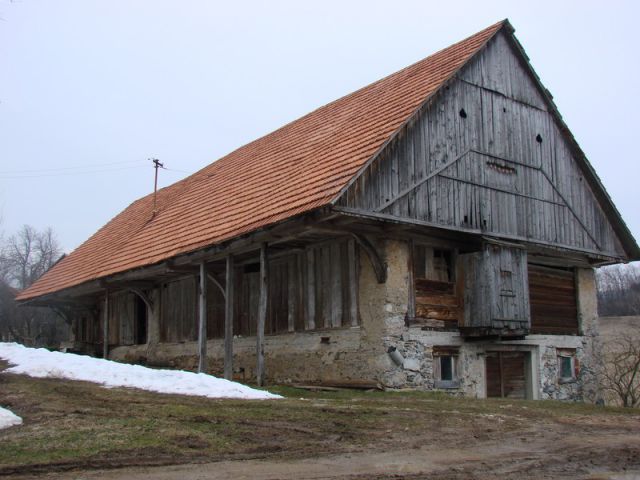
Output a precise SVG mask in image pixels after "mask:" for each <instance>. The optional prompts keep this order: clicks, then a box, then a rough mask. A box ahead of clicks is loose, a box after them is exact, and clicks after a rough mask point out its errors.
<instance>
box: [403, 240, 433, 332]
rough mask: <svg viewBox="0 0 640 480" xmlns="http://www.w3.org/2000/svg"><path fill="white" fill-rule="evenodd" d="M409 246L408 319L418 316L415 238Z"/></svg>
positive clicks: (410, 241)
mask: <svg viewBox="0 0 640 480" xmlns="http://www.w3.org/2000/svg"><path fill="white" fill-rule="evenodd" d="M407 247H408V248H409V255H408V256H407V273H408V275H407V283H408V285H407V287H408V288H409V297H408V298H407V320H413V319H414V318H416V281H415V277H414V275H415V272H414V271H413V263H414V262H413V255H414V250H415V244H414V242H413V240H409V242H408V245H407ZM431 263H433V262H431Z"/></svg>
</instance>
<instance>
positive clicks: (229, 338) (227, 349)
mask: <svg viewBox="0 0 640 480" xmlns="http://www.w3.org/2000/svg"><path fill="white" fill-rule="evenodd" d="M234 270H235V269H234V266H233V256H231V255H229V256H227V272H226V291H225V296H226V297H225V309H224V378H226V379H227V380H231V379H232V378H233V299H234V295H233V286H234V285H233V284H234V278H233V277H234Z"/></svg>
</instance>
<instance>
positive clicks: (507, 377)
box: [486, 352, 528, 399]
mask: <svg viewBox="0 0 640 480" xmlns="http://www.w3.org/2000/svg"><path fill="white" fill-rule="evenodd" d="M527 354H528V353H527V352H487V356H486V383H487V397H494V398H496V397H497V398H515V399H524V398H526V390H527V389H526V381H527V375H526V372H525V365H526V355H527Z"/></svg>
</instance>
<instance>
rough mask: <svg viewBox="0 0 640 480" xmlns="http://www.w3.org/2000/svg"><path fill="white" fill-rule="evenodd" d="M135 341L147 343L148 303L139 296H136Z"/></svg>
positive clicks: (139, 343)
mask: <svg viewBox="0 0 640 480" xmlns="http://www.w3.org/2000/svg"><path fill="white" fill-rule="evenodd" d="M135 319H136V320H135V322H136V323H135V343H136V345H144V344H145V343H147V304H146V303H144V300H142V299H141V298H140V297H139V296H137V295H136V296H135Z"/></svg>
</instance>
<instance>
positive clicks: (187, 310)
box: [19, 21, 640, 399]
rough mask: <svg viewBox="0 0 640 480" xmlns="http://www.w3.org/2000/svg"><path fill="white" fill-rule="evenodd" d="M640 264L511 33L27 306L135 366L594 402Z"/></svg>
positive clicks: (275, 152)
mask: <svg viewBox="0 0 640 480" xmlns="http://www.w3.org/2000/svg"><path fill="white" fill-rule="evenodd" d="M639 258H640V249H639V248H638V245H637V244H636V242H635V240H634V239H633V237H632V235H631V234H630V232H629V230H628V228H627V227H626V225H625V223H624V221H623V220H622V218H621V217H620V214H619V213H618V211H617V210H616V208H615V206H614V205H613V203H612V201H611V199H610V198H609V196H608V195H607V192H606V191H605V189H604V187H603V185H602V184H601V182H600V180H599V179H598V176H597V175H596V173H595V172H594V170H593V168H592V167H591V165H590V164H589V162H588V161H587V159H586V158H585V155H584V153H583V152H582V150H581V149H580V147H579V146H578V144H577V143H576V141H575V140H574V138H573V137H572V135H571V133H570V132H569V130H568V128H567V126H566V125H565V124H564V122H563V120H562V117H561V116H560V114H559V113H558V111H557V109H556V107H555V105H554V103H553V101H552V97H551V95H550V94H549V92H548V91H547V90H546V89H545V88H544V86H543V85H542V84H541V82H540V80H539V78H538V76H537V75H536V73H535V72H534V70H533V69H532V67H531V65H530V64H529V62H528V58H527V56H526V54H525V52H524V51H523V49H522V46H521V45H520V44H519V42H518V40H517V39H516V38H515V36H514V35H513V28H512V27H511V25H510V24H509V22H508V21H503V22H500V23H497V24H495V25H493V26H491V27H489V28H487V29H485V30H483V31H481V32H479V33H477V34H475V35H473V36H471V37H469V38H467V39H465V40H463V41H461V42H459V43H456V44H454V45H452V46H450V47H448V48H446V49H444V50H441V51H439V52H437V53H435V54H433V55H431V56H430V57H428V58H426V59H424V60H422V61H419V62H417V63H415V64H414V65H411V66H409V67H407V68H405V69H403V70H400V71H399V72H397V73H394V74H392V75H390V76H388V77H386V78H383V79H382V80H379V81H377V82H375V83H373V84H371V85H369V86H366V87H364V88H362V89H360V90H358V91H356V92H353V93H351V94H350V95H347V96H345V97H343V98H341V99H339V100H336V101H334V102H332V103H330V104H328V105H325V106H323V107H321V108H319V109H317V110H315V111H313V112H311V113H309V114H308V115H306V116H304V117H302V118H300V119H298V120H296V121H294V122H292V123H289V124H288V125H286V126H284V127H282V128H281V129H279V130H276V131H274V132H273V133H270V134H268V135H266V136H265V137H262V138H260V139H258V140H256V141H254V142H252V143H249V144H248V145H245V146H243V147H241V148H239V149H238V150H236V151H234V152H232V153H230V154H229V155H227V156H225V157H223V158H221V159H219V160H217V161H216V162H214V163H212V164H211V165H209V166H206V167H205V168H203V169H202V170H200V171H199V172H197V173H195V174H193V175H191V176H190V177H188V178H186V179H184V180H182V181H179V182H177V183H175V184H173V185H171V186H169V187H167V188H164V189H162V190H160V191H158V193H157V199H154V195H149V196H146V197H144V198H141V199H139V200H137V201H135V202H134V203H132V204H131V205H130V206H129V207H128V208H127V209H125V210H124V211H123V212H122V213H120V214H119V215H117V216H116V217H115V218H113V219H112V220H111V221H110V222H109V223H107V224H106V225H105V226H104V227H103V228H101V229H100V230H99V231H98V232H97V233H95V234H94V235H93V236H92V237H91V238H89V239H88V240H87V241H86V242H85V243H84V244H82V245H81V246H80V247H79V248H78V249H77V250H75V251H74V252H73V253H72V254H70V255H69V256H67V257H66V258H65V259H64V260H63V261H61V262H60V263H58V264H57V265H56V266H55V267H54V268H52V269H51V270H50V271H49V272H47V273H46V274H45V275H44V276H43V277H42V278H41V279H40V280H39V281H38V282H36V283H35V284H34V285H33V286H32V287H31V288H29V289H28V290H26V291H25V292H23V293H22V294H21V295H20V297H19V300H20V301H22V302H24V303H28V304H31V305H47V306H51V307H54V308H56V309H57V310H58V311H59V312H60V313H61V314H63V315H64V316H65V317H66V318H67V319H68V322H69V323H70V324H71V325H72V330H73V338H72V339H71V341H70V345H69V346H70V348H72V349H73V350H76V351H85V352H92V353H94V354H98V355H103V356H105V357H109V358H111V359H116V360H121V361H128V362H140V363H145V364H149V365H158V366H160V365H162V366H171V367H176V368H188V369H199V370H201V371H208V372H212V373H215V374H224V376H225V377H226V378H234V379H236V380H240V381H247V382H257V383H258V384H262V383H263V382H265V381H267V382H280V383H289V382H291V383H302V382H304V383H314V382H317V383H342V384H349V383H350V384H358V383H361V384H366V383H372V382H375V383H378V384H381V385H384V386H385V387H388V388H416V389H425V390H426V389H443V390H447V391H451V392H456V393H460V394H466V395H471V396H477V397H485V396H489V397H494V396H499V397H500V396H501V397H512V398H558V399H582V398H584V399H593V398H595V396H596V395H597V387H596V386H595V384H594V382H593V368H592V367H593V352H594V349H595V348H596V342H597V329H596V326H597V323H596V317H597V310H596V307H597V305H596V296H595V283H594V272H593V268H594V267H595V266H599V265H605V264H612V263H617V262H627V261H630V260H635V259H639Z"/></svg>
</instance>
